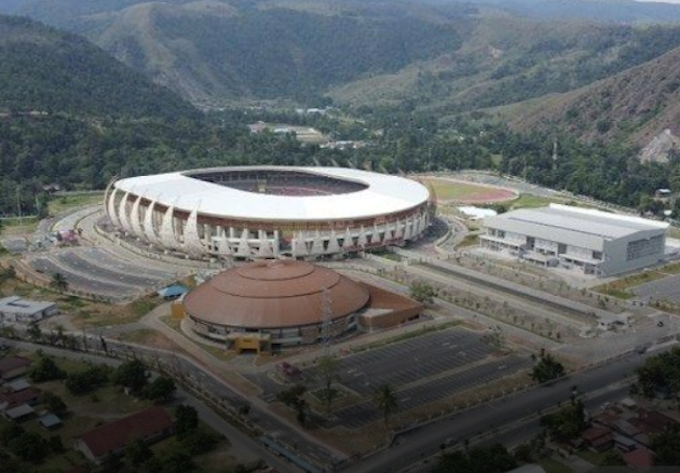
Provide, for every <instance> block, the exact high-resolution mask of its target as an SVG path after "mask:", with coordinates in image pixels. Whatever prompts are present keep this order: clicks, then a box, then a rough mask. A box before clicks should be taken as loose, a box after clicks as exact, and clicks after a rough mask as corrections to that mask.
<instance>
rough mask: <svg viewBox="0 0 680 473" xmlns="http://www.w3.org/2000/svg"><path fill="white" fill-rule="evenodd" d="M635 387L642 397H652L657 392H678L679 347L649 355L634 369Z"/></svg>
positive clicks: (679, 381) (679, 376)
mask: <svg viewBox="0 0 680 473" xmlns="http://www.w3.org/2000/svg"><path fill="white" fill-rule="evenodd" d="M635 373H636V374H637V376H638V382H637V387H638V390H639V391H640V392H641V394H642V395H643V396H644V397H647V398H650V399H651V398H652V397H654V396H655V395H656V394H657V393H659V392H665V393H667V394H669V395H677V394H678V393H680V347H674V348H673V349H672V350H670V351H667V352H664V353H660V354H658V355H655V356H650V357H649V358H647V359H646V360H645V362H644V363H643V364H642V366H640V367H638V368H637V369H636V370H635Z"/></svg>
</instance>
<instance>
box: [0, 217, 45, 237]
mask: <svg viewBox="0 0 680 473" xmlns="http://www.w3.org/2000/svg"><path fill="white" fill-rule="evenodd" d="M36 228H38V219H37V218H35V217H25V218H22V219H19V218H8V219H5V220H3V221H2V234H3V235H5V236H7V235H26V234H28V233H33V232H35V230H36Z"/></svg>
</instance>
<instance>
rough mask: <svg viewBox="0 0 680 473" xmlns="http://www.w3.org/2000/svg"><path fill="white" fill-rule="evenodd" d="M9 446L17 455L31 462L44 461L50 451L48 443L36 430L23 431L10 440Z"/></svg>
mask: <svg viewBox="0 0 680 473" xmlns="http://www.w3.org/2000/svg"><path fill="white" fill-rule="evenodd" d="M7 448H8V449H9V451H10V452H12V453H13V454H14V455H16V456H17V457H19V458H21V459H22V460H24V461H30V462H31V463H40V462H42V461H43V460H44V459H45V457H46V456H47V455H49V453H50V448H49V445H48V443H47V442H46V441H45V439H44V438H42V437H41V436H40V434H37V433H35V432H23V433H22V434H21V435H19V436H18V437H15V438H13V439H12V440H10V441H9V443H8V445H7Z"/></svg>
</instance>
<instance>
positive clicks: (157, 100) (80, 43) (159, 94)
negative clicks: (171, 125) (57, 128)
mask: <svg viewBox="0 0 680 473" xmlns="http://www.w3.org/2000/svg"><path fill="white" fill-rule="evenodd" d="M0 109H3V110H15V111H27V110H40V111H47V112H65V113H70V114H75V115H90V116H91V115H95V116H108V117H132V118H141V117H165V118H171V117H178V116H188V115H194V114H195V113H196V111H195V109H194V108H193V107H192V106H191V105H189V104H188V103H187V102H185V101H184V100H182V99H181V98H179V97H178V96H177V95H175V94H173V93H172V92H170V91H169V90H167V89H165V88H163V87H160V86H158V85H156V84H153V83H152V82H151V81H149V80H148V79H147V78H145V77H144V76H142V75H141V74H139V73H136V72H134V71H132V70H130V69H129V68H128V67H126V66H125V65H123V64H121V63H120V62H118V61H116V60H115V59H113V58H112V57H110V56H109V55H108V54H107V53H105V52H104V51H102V50H101V49H99V48H98V47H96V46H94V45H92V44H91V43H89V42H88V41H87V40H85V39H84V38H81V37H79V36H76V35H73V34H69V33H63V32H60V31H57V30H55V29H53V28H51V27H47V26H44V25H42V24H40V23H36V22H34V21H31V20H28V19H25V18H19V17H10V16H0Z"/></svg>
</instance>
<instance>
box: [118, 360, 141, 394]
mask: <svg viewBox="0 0 680 473" xmlns="http://www.w3.org/2000/svg"><path fill="white" fill-rule="evenodd" d="M111 381H112V382H113V383H114V384H117V385H119V386H123V387H126V388H128V389H130V390H131V391H132V392H135V393H139V392H141V391H142V389H143V388H144V387H145V386H146V385H147V383H148V376H147V372H146V365H145V364H144V362H143V361H141V360H137V359H135V360H131V361H126V362H125V363H123V364H122V365H120V366H119V367H118V368H116V369H115V371H114V372H113V375H112V376H111Z"/></svg>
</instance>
